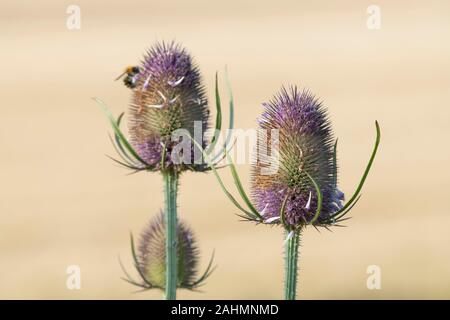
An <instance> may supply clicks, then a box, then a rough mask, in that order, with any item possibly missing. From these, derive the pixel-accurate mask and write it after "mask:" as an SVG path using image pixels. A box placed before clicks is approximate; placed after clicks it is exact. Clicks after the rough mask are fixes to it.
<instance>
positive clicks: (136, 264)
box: [130, 233, 153, 287]
mask: <svg viewBox="0 0 450 320" xmlns="http://www.w3.org/2000/svg"><path fill="white" fill-rule="evenodd" d="M130 241H131V254H132V255H133V261H134V267H135V268H136V270H137V272H138V273H139V275H140V276H141V278H142V280H143V281H144V282H145V283H146V284H148V285H149V286H152V287H153V285H152V284H151V283H150V282H149V281H148V280H147V278H146V277H145V275H144V273H143V272H142V270H141V268H140V266H139V260H138V258H137V255H136V250H135V248H134V239H133V234H132V233H130Z"/></svg>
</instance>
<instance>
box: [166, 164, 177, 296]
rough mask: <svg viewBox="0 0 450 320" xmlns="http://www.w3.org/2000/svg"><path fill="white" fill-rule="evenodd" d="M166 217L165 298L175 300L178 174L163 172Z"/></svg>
mask: <svg viewBox="0 0 450 320" xmlns="http://www.w3.org/2000/svg"><path fill="white" fill-rule="evenodd" d="M163 176H164V200H165V218H166V236H167V238H166V300H176V298H177V282H178V274H177V272H178V264H177V239H178V238H177V187H178V174H177V173H176V172H173V171H167V172H164V173H163Z"/></svg>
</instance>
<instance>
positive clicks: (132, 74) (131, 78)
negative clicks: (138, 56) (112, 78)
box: [116, 66, 140, 89]
mask: <svg viewBox="0 0 450 320" xmlns="http://www.w3.org/2000/svg"><path fill="white" fill-rule="evenodd" d="M139 72H140V70H139V67H136V66H134V67H133V66H130V67H127V68H126V69H125V71H124V72H123V73H122V74H121V75H120V76H118V77H117V78H116V80H119V79H120V78H122V77H123V76H125V75H126V77H125V78H124V79H123V83H124V84H125V85H126V86H127V87H128V88H130V89H134V88H136V77H137V75H138V74H139Z"/></svg>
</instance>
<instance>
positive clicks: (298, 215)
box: [252, 87, 344, 227]
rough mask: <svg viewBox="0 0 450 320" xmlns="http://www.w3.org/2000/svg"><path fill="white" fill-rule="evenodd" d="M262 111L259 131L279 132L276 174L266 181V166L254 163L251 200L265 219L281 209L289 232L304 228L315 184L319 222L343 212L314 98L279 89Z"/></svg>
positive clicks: (313, 205) (328, 136)
mask: <svg viewBox="0 0 450 320" xmlns="http://www.w3.org/2000/svg"><path fill="white" fill-rule="evenodd" d="M263 107H264V112H263V114H262V115H261V117H260V118H259V121H258V122H259V126H260V129H263V130H264V131H265V132H266V131H268V132H270V130H272V129H277V130H279V143H278V152H279V170H278V172H277V173H275V174H272V175H264V174H262V173H261V172H263V171H262V170H261V169H262V167H263V166H264V163H261V162H260V159H257V161H256V162H255V165H254V166H253V168H252V196H253V199H254V202H255V204H256V208H257V209H258V210H259V211H260V212H261V214H262V215H263V218H264V219H276V218H277V217H280V211H281V207H282V206H283V205H284V215H285V216H284V221H285V223H286V224H287V225H288V226H292V227H296V226H299V225H302V224H308V223H310V222H311V221H312V220H313V219H314V218H315V214H316V210H317V206H318V194H317V192H316V189H315V186H314V183H313V180H315V181H316V183H317V184H318V186H319V188H320V190H321V192H322V209H321V211H320V215H319V216H318V217H317V221H318V222H319V223H320V221H324V220H327V219H328V218H329V217H330V216H331V215H332V214H334V213H335V212H336V211H337V210H339V209H341V208H342V201H343V200H344V195H343V193H342V192H341V191H340V190H339V189H338V188H337V186H336V176H335V161H334V156H333V155H334V150H333V144H334V138H333V134H332V131H331V125H330V121H329V120H328V117H327V113H326V110H325V108H324V107H323V105H322V104H321V103H320V102H319V101H318V100H317V99H316V98H315V97H314V96H313V95H312V94H310V93H309V92H307V91H302V92H300V91H298V89H297V88H296V87H291V88H290V89H289V91H288V90H287V89H285V88H282V89H281V91H280V93H278V94H277V95H276V96H275V97H274V98H273V99H272V100H271V101H269V102H268V103H264V104H263ZM263 143H265V141H263ZM311 178H312V179H311Z"/></svg>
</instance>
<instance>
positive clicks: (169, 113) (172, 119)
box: [129, 42, 209, 171]
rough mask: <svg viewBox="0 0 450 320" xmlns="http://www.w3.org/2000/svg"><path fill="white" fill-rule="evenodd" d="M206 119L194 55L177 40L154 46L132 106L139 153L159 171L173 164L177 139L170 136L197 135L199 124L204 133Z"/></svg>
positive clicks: (141, 70)
mask: <svg viewBox="0 0 450 320" xmlns="http://www.w3.org/2000/svg"><path fill="white" fill-rule="evenodd" d="M208 116H209V109H208V106H207V99H206V97H205V93H204V88H203V85H202V83H201V77H200V72H199V70H198V68H197V66H196V65H195V63H194V62H193V60H192V57H191V56H190V55H189V53H188V52H187V51H186V50H185V49H184V48H182V47H181V46H180V45H179V44H176V43H174V42H171V43H169V44H166V43H157V44H155V45H154V46H153V47H152V48H151V49H150V50H148V51H147V53H146V55H145V56H144V59H143V61H142V62H141V64H140V66H139V73H138V74H137V75H136V78H135V87H134V89H133V95H132V102H131V107H130V121H129V127H130V136H131V144H132V145H133V146H134V148H135V149H136V151H137V153H138V155H139V156H140V157H141V158H142V159H143V160H144V161H145V162H146V163H147V164H148V165H150V166H153V167H155V168H156V169H161V168H160V166H164V167H165V168H168V167H171V166H173V165H174V164H173V161H172V159H171V151H172V149H173V147H174V145H175V144H176V143H178V141H172V139H171V135H172V133H173V132H174V131H176V130H178V129H185V130H187V131H188V132H189V133H190V134H191V135H192V136H194V126H195V125H197V126H199V127H198V128H197V130H202V131H201V132H202V133H204V132H205V131H206V129H207V127H208ZM191 155H192V157H193V156H194V153H193V152H192V153H191ZM193 160H194V159H193V158H192V161H191V162H192V163H193V162H194V161H193ZM176 166H177V170H178V171H181V170H183V169H187V167H186V166H185V165H184V164H177V165H176Z"/></svg>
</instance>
